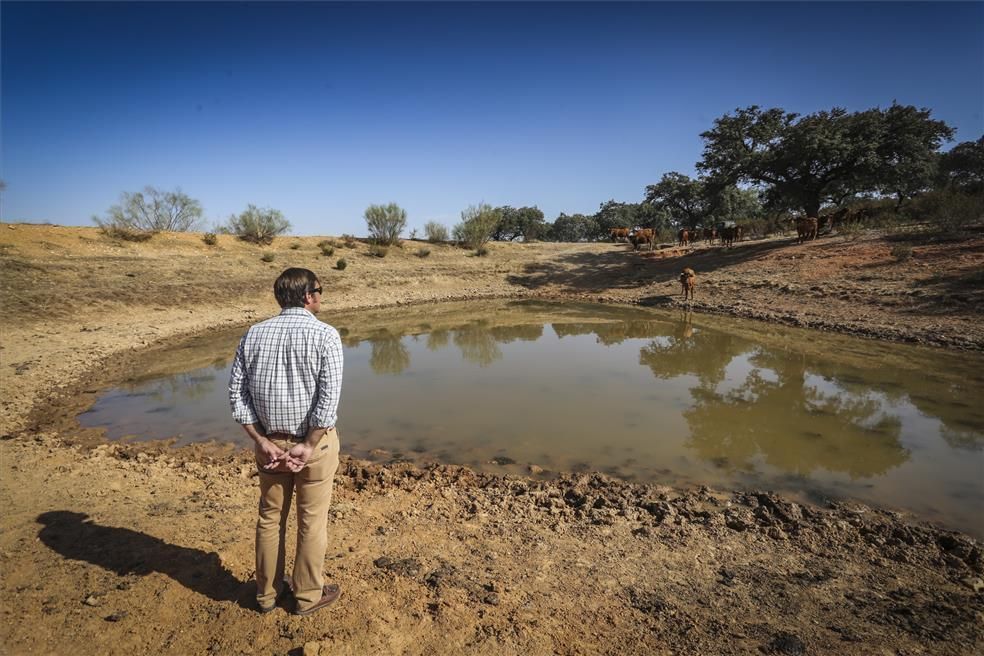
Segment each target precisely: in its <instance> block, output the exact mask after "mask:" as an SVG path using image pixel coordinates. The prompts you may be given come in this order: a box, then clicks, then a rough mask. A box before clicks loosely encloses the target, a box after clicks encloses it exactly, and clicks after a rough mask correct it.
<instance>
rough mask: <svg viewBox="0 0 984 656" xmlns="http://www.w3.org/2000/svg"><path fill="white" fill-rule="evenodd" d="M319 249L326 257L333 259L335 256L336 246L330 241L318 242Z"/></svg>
mask: <svg viewBox="0 0 984 656" xmlns="http://www.w3.org/2000/svg"><path fill="white" fill-rule="evenodd" d="M318 248H320V249H321V254H322V255H324V256H325V257H331V256H332V255H334V254H335V246H334V244H332V243H331V242H330V241H328V240H325V241H320V242H318Z"/></svg>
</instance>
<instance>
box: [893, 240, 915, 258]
mask: <svg viewBox="0 0 984 656" xmlns="http://www.w3.org/2000/svg"><path fill="white" fill-rule="evenodd" d="M892 257H894V258H895V259H896V260H898V261H899V262H905V261H907V260H909V258H911V257H912V246H910V245H909V244H895V245H894V246H892Z"/></svg>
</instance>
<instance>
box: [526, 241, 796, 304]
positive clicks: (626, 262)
mask: <svg viewBox="0 0 984 656" xmlns="http://www.w3.org/2000/svg"><path fill="white" fill-rule="evenodd" d="M790 245H791V242H790V240H789V239H770V240H768V241H756V242H742V243H740V244H737V245H736V246H735V247H733V248H725V247H723V246H698V247H693V248H690V249H688V250H686V251H683V252H680V251H678V250H673V251H669V250H668V249H657V250H655V251H646V250H645V249H643V250H641V251H635V252H634V251H632V250H631V249H629V248H618V249H617V250H612V251H609V252H605V253H572V254H570V255H561V256H559V257H557V258H556V259H555V260H554V261H551V262H534V263H530V264H528V265H526V267H525V269H524V271H523V273H521V274H514V275H511V276H509V277H508V281H509V282H510V283H511V284H513V285H518V286H520V287H523V288H526V289H539V288H541V287H544V286H547V285H556V286H558V287H562V288H564V289H565V290H566V291H580V292H600V291H605V290H610V289H637V288H639V287H642V286H645V285H650V284H665V283H667V282H676V280H677V277H678V276H679V275H680V271H681V270H683V268H684V267H691V268H693V269H695V270H697V271H698V275H700V274H702V273H710V272H713V271H716V270H717V269H722V268H727V267H732V266H735V265H736V264H739V263H741V262H744V261H747V260H755V259H758V258H760V257H763V256H765V255H766V254H768V253H771V252H772V251H775V250H777V249H781V248H785V247H787V246H790ZM613 248H615V247H614V246H613Z"/></svg>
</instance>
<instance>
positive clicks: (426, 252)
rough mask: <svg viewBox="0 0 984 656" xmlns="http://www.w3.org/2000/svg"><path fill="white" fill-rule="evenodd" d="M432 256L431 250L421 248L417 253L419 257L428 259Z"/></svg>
mask: <svg viewBox="0 0 984 656" xmlns="http://www.w3.org/2000/svg"><path fill="white" fill-rule="evenodd" d="M430 254H431V250H430V249H429V248H421V249H419V250H418V251H417V257H427V256H428V255H430Z"/></svg>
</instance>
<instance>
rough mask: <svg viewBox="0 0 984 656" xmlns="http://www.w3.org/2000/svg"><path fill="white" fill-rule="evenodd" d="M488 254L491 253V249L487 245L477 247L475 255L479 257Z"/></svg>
mask: <svg viewBox="0 0 984 656" xmlns="http://www.w3.org/2000/svg"><path fill="white" fill-rule="evenodd" d="M488 254H489V249H487V248H486V247H485V246H479V247H478V248H477V249H475V255H477V256H479V257H485V256H486V255H488Z"/></svg>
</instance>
